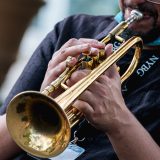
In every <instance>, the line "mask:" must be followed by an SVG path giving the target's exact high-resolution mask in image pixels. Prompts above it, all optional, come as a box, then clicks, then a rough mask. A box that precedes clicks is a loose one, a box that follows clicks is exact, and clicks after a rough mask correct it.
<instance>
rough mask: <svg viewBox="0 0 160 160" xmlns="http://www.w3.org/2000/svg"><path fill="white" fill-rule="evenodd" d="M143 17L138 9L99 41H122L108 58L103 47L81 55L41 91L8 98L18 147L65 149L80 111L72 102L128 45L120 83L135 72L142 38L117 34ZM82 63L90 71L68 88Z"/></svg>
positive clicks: (42, 151)
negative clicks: (56, 93) (91, 54)
mask: <svg viewBox="0 0 160 160" xmlns="http://www.w3.org/2000/svg"><path fill="white" fill-rule="evenodd" d="M142 17H143V15H142V13H140V12H139V11H137V10H134V11H132V13H131V15H130V17H129V18H128V19H127V20H125V21H122V22H121V23H119V24H118V25H117V26H116V27H115V28H114V29H113V30H112V31H110V32H109V34H108V35H107V36H106V37H105V38H104V39H103V40H102V41H101V42H103V43H105V44H107V43H110V41H111V40H112V39H116V40H118V41H120V42H122V45H121V46H120V47H119V48H118V49H117V50H116V51H114V52H113V53H112V54H111V55H110V56H109V57H107V58H104V57H105V51H104V50H100V52H99V54H98V55H97V56H95V57H88V56H87V55H86V54H83V56H82V57H81V58H79V60H78V62H77V63H76V65H75V66H73V67H67V68H66V70H65V71H64V72H63V73H62V74H61V75H60V76H59V77H58V78H57V79H56V80H54V81H53V82H52V83H51V84H50V85H49V86H48V87H46V88H45V89H44V90H43V91H42V92H41V93H40V92H37V91H26V92H22V93H19V94H18V95H16V96H15V97H14V98H13V99H12V100H11V101H10V103H9V105H8V109H7V114H6V120H7V127H8V130H9V132H10V134H11V137H12V138H13V140H14V141H15V142H16V143H17V145H18V146H19V147H20V148H22V149H23V150H24V151H26V152H27V153H29V154H31V155H33V156H36V157H42V158H49V157H54V156H57V155H58V154H60V153H62V152H63V151H64V150H65V149H66V147H67V146H68V144H69V141H70V136H71V128H72V127H73V126H74V125H75V124H77V123H78V122H79V120H80V118H81V117H82V113H81V112H80V111H78V110H77V109H76V108H75V107H73V106H72V104H73V102H74V101H75V100H76V99H78V97H79V96H80V95H81V94H82V93H83V92H84V91H85V90H86V89H87V88H88V87H89V86H90V85H91V84H92V83H93V82H94V81H95V80H96V79H97V78H98V77H99V76H100V75H102V74H103V73H104V72H105V71H106V70H107V69H108V68H109V67H110V66H111V65H113V64H114V63H116V62H117V61H118V60H119V59H120V58H122V57H123V56H124V55H125V54H126V53H127V51H128V50H129V49H130V48H133V49H134V55H133V58H132V60H131V63H130V65H129V67H128V69H127V70H126V72H125V73H124V74H123V75H122V76H121V83H123V82H124V81H125V80H126V79H127V78H128V77H129V76H130V75H131V74H132V73H133V72H134V70H135V68H136V66H137V64H138V61H139V58H140V54H141V51H142V46H143V42H142V39H141V38H140V37H131V38H130V39H128V40H127V41H125V39H123V38H122V37H121V36H120V34H121V33H122V32H123V31H124V30H125V29H127V28H128V26H129V24H130V23H132V22H134V21H137V20H139V19H141V18H142ZM86 59H87V60H86ZM88 59H89V60H88ZM84 62H85V63H86V64H87V66H89V67H90V68H92V71H91V73H90V74H88V75H87V76H86V77H85V78H83V79H82V80H80V81H78V82H77V83H76V84H74V85H73V86H72V87H70V88H68V87H67V86H66V84H65V82H66V81H67V80H68V79H69V78H70V76H71V74H72V73H73V72H74V71H75V70H77V69H78V68H79V67H80V66H81V65H82V64H83V63H84ZM59 87H62V88H64V89H65V91H64V92H63V93H62V94H61V95H59V96H58V97H56V98H55V99H53V98H52V97H51V96H50V94H51V93H53V92H54V91H55V90H56V89H58V88H59Z"/></svg>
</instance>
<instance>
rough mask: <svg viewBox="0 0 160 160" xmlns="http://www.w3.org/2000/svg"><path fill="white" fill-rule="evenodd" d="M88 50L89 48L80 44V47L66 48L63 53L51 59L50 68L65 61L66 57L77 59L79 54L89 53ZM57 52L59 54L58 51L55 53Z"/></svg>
mask: <svg viewBox="0 0 160 160" xmlns="http://www.w3.org/2000/svg"><path fill="white" fill-rule="evenodd" d="M90 49H91V47H90V45H88V44H82V45H77V46H72V47H69V48H66V49H64V50H63V52H60V53H59V54H57V55H56V56H54V57H52V59H51V61H50V67H51V68H53V67H55V66H56V65H57V64H58V63H60V62H62V61H65V60H66V59H67V57H68V56H72V57H78V56H79V55H80V53H82V52H89V51H90ZM57 52H59V51H57Z"/></svg>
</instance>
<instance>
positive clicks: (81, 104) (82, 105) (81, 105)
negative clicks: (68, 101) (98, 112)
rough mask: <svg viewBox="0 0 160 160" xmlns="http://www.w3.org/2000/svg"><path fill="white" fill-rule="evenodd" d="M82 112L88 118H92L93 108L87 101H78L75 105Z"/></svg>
mask: <svg viewBox="0 0 160 160" xmlns="http://www.w3.org/2000/svg"><path fill="white" fill-rule="evenodd" d="M73 106H74V107H76V108H77V109H78V110H79V111H80V112H82V113H83V114H84V115H85V116H86V117H90V116H91V115H92V113H93V112H94V110H93V108H92V107H91V106H90V105H89V104H88V103H87V102H85V101H82V100H79V99H78V100H76V101H75V103H74V104H73Z"/></svg>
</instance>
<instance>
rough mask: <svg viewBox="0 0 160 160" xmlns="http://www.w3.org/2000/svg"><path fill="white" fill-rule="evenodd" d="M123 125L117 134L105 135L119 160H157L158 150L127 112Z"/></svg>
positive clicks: (159, 149)
mask: <svg viewBox="0 0 160 160" xmlns="http://www.w3.org/2000/svg"><path fill="white" fill-rule="evenodd" d="M126 115H127V116H126V121H127V123H126V124H125V125H122V126H121V127H119V130H118V131H117V133H114V134H107V135H108V137H109V139H110V141H111V143H112V145H113V147H114V149H115V151H116V153H117V155H118V157H119V159H120V160H127V159H129V160H158V159H159V158H160V148H159V146H158V145H157V144H156V143H155V142H154V140H153V139H152V138H151V136H150V135H149V133H148V132H147V131H146V130H145V129H144V128H143V126H142V125H141V124H140V123H139V122H138V121H137V120H136V118H135V117H134V116H133V115H132V114H131V113H130V112H129V111H127V113H126Z"/></svg>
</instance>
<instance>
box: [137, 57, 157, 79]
mask: <svg viewBox="0 0 160 160" xmlns="http://www.w3.org/2000/svg"><path fill="white" fill-rule="evenodd" d="M158 60H159V57H156V56H155V55H152V57H151V58H149V60H148V61H146V62H145V63H144V64H143V65H142V66H141V67H140V68H139V69H137V74H138V75H139V76H141V77H143V76H144V74H145V73H146V72H147V71H149V69H150V68H151V67H152V66H153V65H154V64H155V63H156V62H157V61H158Z"/></svg>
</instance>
